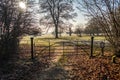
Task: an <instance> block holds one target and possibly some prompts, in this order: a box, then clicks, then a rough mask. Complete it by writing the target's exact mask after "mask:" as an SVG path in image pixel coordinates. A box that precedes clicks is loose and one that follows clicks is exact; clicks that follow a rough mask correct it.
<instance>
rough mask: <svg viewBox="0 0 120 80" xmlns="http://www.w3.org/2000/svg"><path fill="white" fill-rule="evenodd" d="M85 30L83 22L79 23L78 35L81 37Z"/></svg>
mask: <svg viewBox="0 0 120 80" xmlns="http://www.w3.org/2000/svg"><path fill="white" fill-rule="evenodd" d="M83 30H84V28H83V25H82V24H78V25H77V26H76V29H75V33H76V34H77V36H79V37H81V36H82V32H83Z"/></svg>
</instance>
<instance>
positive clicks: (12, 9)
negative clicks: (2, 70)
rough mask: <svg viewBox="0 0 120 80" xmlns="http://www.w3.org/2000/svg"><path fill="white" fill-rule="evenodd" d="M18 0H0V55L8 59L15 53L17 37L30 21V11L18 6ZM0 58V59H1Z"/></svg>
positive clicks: (31, 19) (29, 24)
mask: <svg viewBox="0 0 120 80" xmlns="http://www.w3.org/2000/svg"><path fill="white" fill-rule="evenodd" d="M18 3H19V2H18V0H0V28H1V29H2V30H1V32H2V34H1V40H0V55H1V56H0V57H2V58H6V59H9V57H11V56H12V55H13V54H16V50H17V48H18V45H19V44H18V40H19V39H18V37H19V36H21V35H22V34H24V33H25V32H26V31H27V30H28V29H29V27H30V26H32V24H31V23H32V22H34V20H33V18H32V17H31V12H30V11H28V10H26V11H23V10H21V9H20V8H19V7H18ZM2 58H0V59H2Z"/></svg>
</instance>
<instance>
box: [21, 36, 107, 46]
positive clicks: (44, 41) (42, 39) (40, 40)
mask: <svg viewBox="0 0 120 80" xmlns="http://www.w3.org/2000/svg"><path fill="white" fill-rule="evenodd" d="M30 38H31V36H23V37H22V39H21V41H20V44H30ZM63 40H70V41H76V40H77V41H90V40H91V36H86V35H84V36H82V37H78V36H76V35H73V36H67V35H66V36H62V37H59V38H58V39H55V38H54V36H53V35H43V36H34V41H35V42H37V44H41V45H49V41H50V43H51V44H53V43H55V42H59V41H63ZM94 40H96V41H97V40H98V41H105V37H104V36H95V37H94Z"/></svg>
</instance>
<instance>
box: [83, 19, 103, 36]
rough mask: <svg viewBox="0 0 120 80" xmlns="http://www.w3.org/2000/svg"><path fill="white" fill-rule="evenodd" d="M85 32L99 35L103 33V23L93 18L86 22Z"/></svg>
mask: <svg viewBox="0 0 120 80" xmlns="http://www.w3.org/2000/svg"><path fill="white" fill-rule="evenodd" d="M84 32H85V33H87V34H90V35H97V36H99V34H100V33H102V30H101V25H100V24H99V21H98V20H97V19H96V18H91V19H90V20H89V21H88V23H87V24H86V28H85V31H84Z"/></svg>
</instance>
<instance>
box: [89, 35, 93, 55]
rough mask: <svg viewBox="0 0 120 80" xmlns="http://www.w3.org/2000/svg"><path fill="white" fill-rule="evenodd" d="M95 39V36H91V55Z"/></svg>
mask: <svg viewBox="0 0 120 80" xmlns="http://www.w3.org/2000/svg"><path fill="white" fill-rule="evenodd" d="M93 41H94V37H93V36H92V37H91V53H90V57H93Z"/></svg>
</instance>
